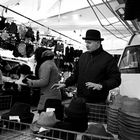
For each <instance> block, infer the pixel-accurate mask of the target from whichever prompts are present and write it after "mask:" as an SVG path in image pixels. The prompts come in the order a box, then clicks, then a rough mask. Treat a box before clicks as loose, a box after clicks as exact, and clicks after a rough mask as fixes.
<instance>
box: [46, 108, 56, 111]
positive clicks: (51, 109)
mask: <svg viewBox="0 0 140 140" xmlns="http://www.w3.org/2000/svg"><path fill="white" fill-rule="evenodd" d="M54 111H55V108H46V112H54Z"/></svg>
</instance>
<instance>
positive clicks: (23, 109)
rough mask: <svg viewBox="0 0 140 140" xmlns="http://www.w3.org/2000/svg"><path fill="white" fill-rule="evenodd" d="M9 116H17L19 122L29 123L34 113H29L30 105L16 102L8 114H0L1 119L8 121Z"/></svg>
mask: <svg viewBox="0 0 140 140" xmlns="http://www.w3.org/2000/svg"><path fill="white" fill-rule="evenodd" d="M9 116H19V118H20V122H23V123H31V122H32V120H33V117H34V113H32V112H30V105H29V104H26V103H21V102H16V103H15V104H14V105H13V106H12V108H11V109H10V111H9V112H6V113H4V114H2V116H1V117H2V119H6V120H9Z"/></svg>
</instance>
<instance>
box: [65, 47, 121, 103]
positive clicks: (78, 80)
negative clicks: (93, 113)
mask: <svg viewBox="0 0 140 140" xmlns="http://www.w3.org/2000/svg"><path fill="white" fill-rule="evenodd" d="M86 82H93V83H96V84H101V85H102V86H103V88H102V89H101V90H93V89H88V88H87V87H86V85H85V83H86ZM120 83H121V75H120V71H119V68H118V66H117V63H116V61H115V58H114V57H113V56H112V55H111V54H109V53H108V52H106V51H104V50H103V48H102V46H101V47H100V48H99V49H97V50H95V51H93V52H85V53H83V54H82V55H81V56H80V58H79V63H78V65H77V67H76V68H75V70H74V72H73V74H72V75H71V76H70V77H69V78H68V79H67V80H66V81H65V84H66V86H71V85H73V84H77V96H79V97H84V98H85V99H86V101H87V102H89V103H105V102H106V99H107V96H108V94H109V90H111V89H113V88H116V87H118V86H119V85H120Z"/></svg>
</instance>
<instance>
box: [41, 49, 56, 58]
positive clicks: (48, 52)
mask: <svg viewBox="0 0 140 140" xmlns="http://www.w3.org/2000/svg"><path fill="white" fill-rule="evenodd" d="M41 57H42V59H43V58H46V60H51V59H53V58H54V52H53V51H51V50H46V51H44V52H43V53H42V56H41Z"/></svg>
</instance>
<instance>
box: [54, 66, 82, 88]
mask: <svg viewBox="0 0 140 140" xmlns="http://www.w3.org/2000/svg"><path fill="white" fill-rule="evenodd" d="M78 74H79V67H78V64H77V65H75V67H74V71H73V73H72V74H71V76H70V77H68V78H67V79H66V81H65V82H64V83H57V84H54V85H53V86H52V88H57V89H61V88H66V87H69V86H73V85H74V84H76V83H77V80H78Z"/></svg>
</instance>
